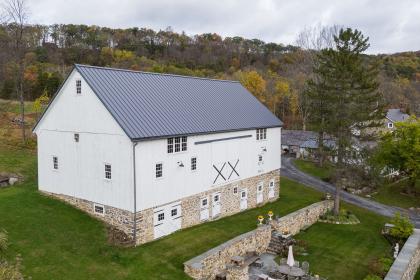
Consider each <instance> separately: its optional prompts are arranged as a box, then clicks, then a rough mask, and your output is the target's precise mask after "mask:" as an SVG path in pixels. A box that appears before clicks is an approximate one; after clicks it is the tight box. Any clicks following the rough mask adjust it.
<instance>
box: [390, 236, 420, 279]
mask: <svg viewBox="0 0 420 280" xmlns="http://www.w3.org/2000/svg"><path fill="white" fill-rule="evenodd" d="M419 266H420V229H415V230H414V233H413V234H412V235H411V236H410V237H409V238H408V240H407V241H406V242H405V244H404V247H403V248H402V250H401V252H400V253H399V254H398V257H397V259H396V260H395V261H394V263H393V264H392V266H391V269H390V270H389V272H388V274H387V275H386V276H385V278H384V280H413V279H414V276H415V275H416V271H417V270H418V268H419Z"/></svg>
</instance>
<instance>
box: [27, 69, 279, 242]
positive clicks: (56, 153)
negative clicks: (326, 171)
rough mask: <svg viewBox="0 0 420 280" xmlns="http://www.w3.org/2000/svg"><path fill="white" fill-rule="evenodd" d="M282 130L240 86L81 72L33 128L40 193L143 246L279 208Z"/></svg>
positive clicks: (146, 75)
mask: <svg viewBox="0 0 420 280" xmlns="http://www.w3.org/2000/svg"><path fill="white" fill-rule="evenodd" d="M281 125H282V123H281V121H280V120H279V119H277V118H276V117H275V116H274V115H273V114H272V113H271V112H270V111H269V110H268V109H267V108H266V107H264V105H262V104H261V103H260V102H259V101H258V100H257V99H256V98H255V97H254V96H253V95H252V94H251V93H250V92H248V91H247V90H246V89H245V88H244V87H243V86H242V85H241V84H240V83H239V82H235V81H223V80H212V79H204V78H195V77H184V76H177V75H167V74H156V73H145V72H136V71H129V70H119V69H111V68H101V67H93V66H83V65H75V67H74V69H73V70H72V72H71V73H70V74H69V76H68V77H67V79H66V80H65V82H64V83H63V85H62V86H61V88H60V90H59V91H58V92H57V94H56V95H55V96H54V98H53V99H52V101H51V103H50V105H49V106H48V108H47V109H46V111H45V113H44V114H43V116H42V117H41V119H40V121H39V122H38V123H37V125H36V126H35V128H34V132H35V133H36V134H37V137H38V184H39V190H40V191H42V192H44V193H47V194H51V195H53V196H55V197H58V198H60V199H63V200H65V201H67V202H69V203H71V204H73V205H75V206H76V207H78V208H81V209H82V210H84V211H86V212H88V213H90V214H93V215H96V216H97V217H98V218H100V219H102V220H104V221H105V222H107V223H109V224H112V225H114V226H116V227H117V228H119V229H121V230H122V231H124V232H125V233H126V234H128V235H129V236H132V237H133V238H134V239H135V241H136V244H142V243H145V242H148V241H151V240H153V239H156V238H159V237H161V236H164V235H167V234H170V233H171V232H174V231H176V230H179V229H181V228H186V227H189V226H192V225H196V224H199V223H201V222H204V221H208V220H213V219H217V218H219V217H223V216H227V215H232V214H234V213H237V212H239V211H242V210H245V209H248V208H252V207H256V206H257V205H260V204H264V203H266V202H268V201H273V200H276V199H277V198H278V196H279V179H280V177H279V176H280V138H281V136H280V134H281Z"/></svg>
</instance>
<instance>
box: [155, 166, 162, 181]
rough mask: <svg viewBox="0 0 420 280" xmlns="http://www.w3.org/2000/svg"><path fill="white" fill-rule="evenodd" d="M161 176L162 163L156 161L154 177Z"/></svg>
mask: <svg viewBox="0 0 420 280" xmlns="http://www.w3.org/2000/svg"><path fill="white" fill-rule="evenodd" d="M162 177H163V164H162V163H156V178H162Z"/></svg>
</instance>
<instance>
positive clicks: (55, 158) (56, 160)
mask: <svg viewBox="0 0 420 280" xmlns="http://www.w3.org/2000/svg"><path fill="white" fill-rule="evenodd" d="M52 160H53V168H52V169H53V170H54V171H58V169H59V168H60V166H59V162H58V156H54V155H53V156H52Z"/></svg>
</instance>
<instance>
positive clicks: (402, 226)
mask: <svg viewBox="0 0 420 280" xmlns="http://www.w3.org/2000/svg"><path fill="white" fill-rule="evenodd" d="M391 223H392V224H393V225H394V227H393V228H391V230H390V232H389V234H390V235H391V236H392V237H395V238H397V239H400V240H401V239H402V240H405V239H407V238H408V237H410V235H411V234H412V233H413V231H414V226H413V224H412V223H411V222H410V220H409V219H408V218H407V217H403V216H401V214H400V213H399V212H397V213H395V216H394V218H393V219H392V220H391Z"/></svg>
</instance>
